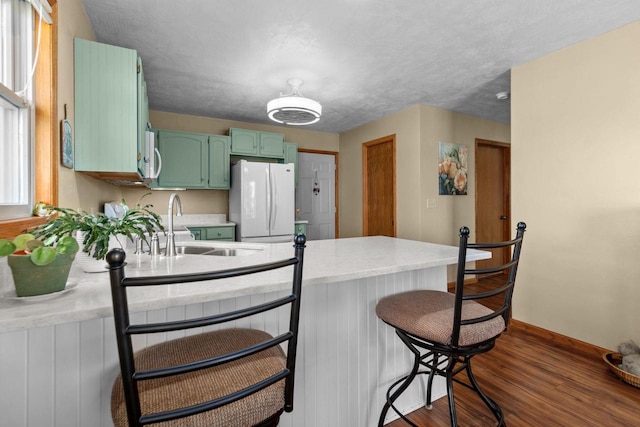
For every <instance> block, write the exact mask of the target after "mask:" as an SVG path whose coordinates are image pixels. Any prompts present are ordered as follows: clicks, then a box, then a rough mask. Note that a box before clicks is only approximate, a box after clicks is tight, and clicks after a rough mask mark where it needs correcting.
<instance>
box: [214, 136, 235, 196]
mask: <svg viewBox="0 0 640 427" xmlns="http://www.w3.org/2000/svg"><path fill="white" fill-rule="evenodd" d="M229 166H230V158H229V137H228V136H224V135H209V188H217V189H220V190H228V189H229V188H230V187H229V184H230V182H229V181H230V178H229V175H230V172H231V171H230V170H229Z"/></svg>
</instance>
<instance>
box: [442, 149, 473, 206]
mask: <svg viewBox="0 0 640 427" xmlns="http://www.w3.org/2000/svg"><path fill="white" fill-rule="evenodd" d="M468 153H469V149H468V147H467V146H466V145H462V144H452V143H450V142H439V143H438V188H439V192H438V194H445V195H466V194H467V155H468Z"/></svg>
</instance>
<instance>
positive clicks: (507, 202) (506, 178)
mask: <svg viewBox="0 0 640 427" xmlns="http://www.w3.org/2000/svg"><path fill="white" fill-rule="evenodd" d="M482 145H484V146H489V147H492V148H498V149H501V150H502V153H503V162H504V163H503V175H502V191H503V200H502V204H503V209H504V212H505V215H506V217H507V220H506V221H504V223H503V225H502V236H503V239H502V240H509V239H511V144H507V143H505V142H498V141H491V140H488V139H481V138H476V139H475V152H474V153H476V156H475V157H476V159H477V153H478V148H479V147H480V146H482ZM479 167H480V165H479V164H478V163H477V162H476V168H475V182H476V192H475V193H476V194H475V207H474V212H475V213H476V215H475V217H476V218H475V223H476V230H479V229H480V227H482V226H483V224H481V223H479V222H478V218H479V215H478V214H477V213H478V191H477V187H478V169H479ZM504 258H505V259H504V261H505V262H507V261H508V259H509V254H508V253H507V252H506V251H504Z"/></svg>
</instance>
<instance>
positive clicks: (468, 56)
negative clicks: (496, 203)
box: [84, 0, 640, 133]
mask: <svg viewBox="0 0 640 427" xmlns="http://www.w3.org/2000/svg"><path fill="white" fill-rule="evenodd" d="M84 4H85V9H86V12H87V15H88V16H89V19H90V20H91V24H92V26H93V29H94V31H95V33H96V38H97V40H98V41H100V42H103V43H108V44H113V45H117V46H124V47H129V48H133V49H136V50H137V51H138V54H139V55H140V57H141V58H142V62H143V66H144V72H145V78H146V80H147V84H148V92H149V103H150V108H151V109H153V110H161V111H171V112H177V113H184V114H193V115H198V116H205V117H215V118H222V119H231V120H239V121H245V122H251V123H270V124H274V123H273V122H270V121H269V119H268V118H267V114H266V104H267V102H268V101H269V100H270V99H272V98H275V97H277V96H279V95H280V93H281V92H288V90H289V87H288V85H287V83H286V82H287V79H289V78H291V77H295V78H300V79H303V80H304V84H303V85H302V87H301V93H302V94H303V95H304V96H306V97H309V98H312V99H315V100H316V101H318V102H320V103H321V104H322V107H323V116H322V118H321V120H320V122H318V123H316V124H314V125H311V126H307V127H306V128H307V129H313V130H319V131H325V132H337V133H339V132H343V131H346V130H349V129H352V128H354V127H356V126H359V125H361V124H364V123H367V122H370V121H372V120H376V119H379V118H380V117H383V116H386V115H388V114H390V113H394V112H396V111H399V110H402V109H403V108H406V107H408V106H411V105H414V104H417V103H421V104H426V105H432V106H435V107H440V108H445V109H449V110H454V111H458V112H460V113H465V114H470V115H473V116H477V117H482V118H487V119H492V120H496V121H499V122H504V123H508V122H509V121H510V115H509V109H510V106H509V101H498V100H497V99H496V96H495V94H496V93H497V92H500V91H509V80H510V71H509V70H510V69H511V68H512V67H514V66H517V65H520V64H523V63H526V62H528V61H530V60H532V59H535V58H539V57H541V56H544V55H546V54H548V53H551V52H554V51H557V50H559V49H562V48H564V47H567V46H570V45H572V44H575V43H577V42H580V41H582V40H585V39H587V38H590V37H593V36H596V35H599V34H602V33H605V32H607V31H610V30H613V29H615V28H618V27H621V26H623V25H625V24H628V23H630V22H633V21H636V20H639V19H640V1H639V0H535V1H532V0H508V1H505V0H476V1H469V0H423V1H417V0H396V1H390V0H321V1H317V0H316V1H311V0H274V1H265V0H215V1H211V0H180V1H175V0H173V1H171V0H135V1H131V0H84Z"/></svg>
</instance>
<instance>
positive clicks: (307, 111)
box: [267, 95, 322, 126]
mask: <svg viewBox="0 0 640 427" xmlns="http://www.w3.org/2000/svg"><path fill="white" fill-rule="evenodd" d="M267 114H269V118H270V119H271V120H273V121H274V122H278V123H282V124H285V125H295V126H302V125H310V124H313V123H316V122H318V120H320V116H321V115H322V106H321V105H320V103H318V102H316V101H314V100H313V99H309V98H304V97H302V96H296V95H294V96H281V97H280V98H275V99H272V100H271V101H269V103H268V104H267Z"/></svg>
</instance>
